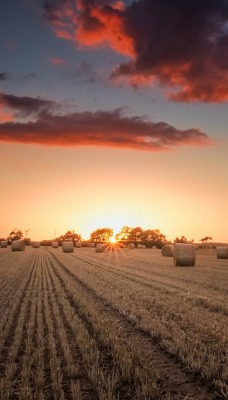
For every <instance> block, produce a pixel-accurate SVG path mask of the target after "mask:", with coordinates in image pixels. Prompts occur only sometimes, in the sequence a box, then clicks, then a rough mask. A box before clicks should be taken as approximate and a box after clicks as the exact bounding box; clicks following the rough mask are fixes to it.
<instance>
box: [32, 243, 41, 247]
mask: <svg viewBox="0 0 228 400" xmlns="http://www.w3.org/2000/svg"><path fill="white" fill-rule="evenodd" d="M32 247H34V248H35V249H38V248H39V247H40V242H32Z"/></svg>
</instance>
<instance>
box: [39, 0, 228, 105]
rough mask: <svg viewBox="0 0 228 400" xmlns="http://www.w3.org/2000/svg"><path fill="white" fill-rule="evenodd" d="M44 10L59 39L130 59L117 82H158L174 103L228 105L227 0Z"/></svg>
mask: <svg viewBox="0 0 228 400" xmlns="http://www.w3.org/2000/svg"><path fill="white" fill-rule="evenodd" d="M44 10H45V11H44V15H45V17H46V18H47V19H48V21H49V22H50V23H51V25H52V26H53V29H54V31H55V34H56V35H57V36H58V37H65V38H66V39H70V40H74V41H75V42H76V43H77V44H78V45H79V46H93V47H97V46H101V45H105V46H109V47H111V48H112V49H113V50H115V51H116V52H119V53H122V54H125V55H126V56H128V57H129V61H128V62H125V63H123V64H121V65H118V66H116V68H115V70H114V71H113V73H112V79H120V78H121V79H126V80H127V81H128V82H130V83H132V84H134V85H137V84H141V83H145V82H156V83H158V84H160V85H161V86H162V87H164V88H165V93H166V95H167V96H168V97H169V98H170V99H171V100H173V101H182V102H189V101H200V102H221V101H228V23H227V21H228V2H227V0H201V1H198V2H197V1H195V2H194V1H192V0H172V1H170V0H160V1H156V0H138V1H133V2H132V3H131V4H130V5H128V6H127V5H126V4H124V2H121V1H114V0H90V1H88V0H77V1H74V0H66V1H63V0H58V1H56V2H50V1H45V3H44Z"/></svg>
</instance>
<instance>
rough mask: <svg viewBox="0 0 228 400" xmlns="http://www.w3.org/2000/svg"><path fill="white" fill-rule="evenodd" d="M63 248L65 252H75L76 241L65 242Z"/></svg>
mask: <svg viewBox="0 0 228 400" xmlns="http://www.w3.org/2000/svg"><path fill="white" fill-rule="evenodd" d="M62 250H63V252H64V253H73V252H74V243H73V242H63V243H62Z"/></svg>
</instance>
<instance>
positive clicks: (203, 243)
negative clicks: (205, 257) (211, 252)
mask: <svg viewBox="0 0 228 400" xmlns="http://www.w3.org/2000/svg"><path fill="white" fill-rule="evenodd" d="M208 240H212V237H210V236H205V237H204V238H202V239H200V241H201V242H202V245H203V246H204V247H207V242H208Z"/></svg>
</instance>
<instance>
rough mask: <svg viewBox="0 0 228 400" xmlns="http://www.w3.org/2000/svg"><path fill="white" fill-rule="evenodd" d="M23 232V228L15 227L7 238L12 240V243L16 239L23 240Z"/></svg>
mask: <svg viewBox="0 0 228 400" xmlns="http://www.w3.org/2000/svg"><path fill="white" fill-rule="evenodd" d="M23 236H24V235H23V232H22V230H21V229H17V228H14V229H13V230H12V231H11V232H10V234H9V236H8V237H7V240H8V241H9V242H10V243H12V242H13V241H14V240H21V239H22V238H23Z"/></svg>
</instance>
